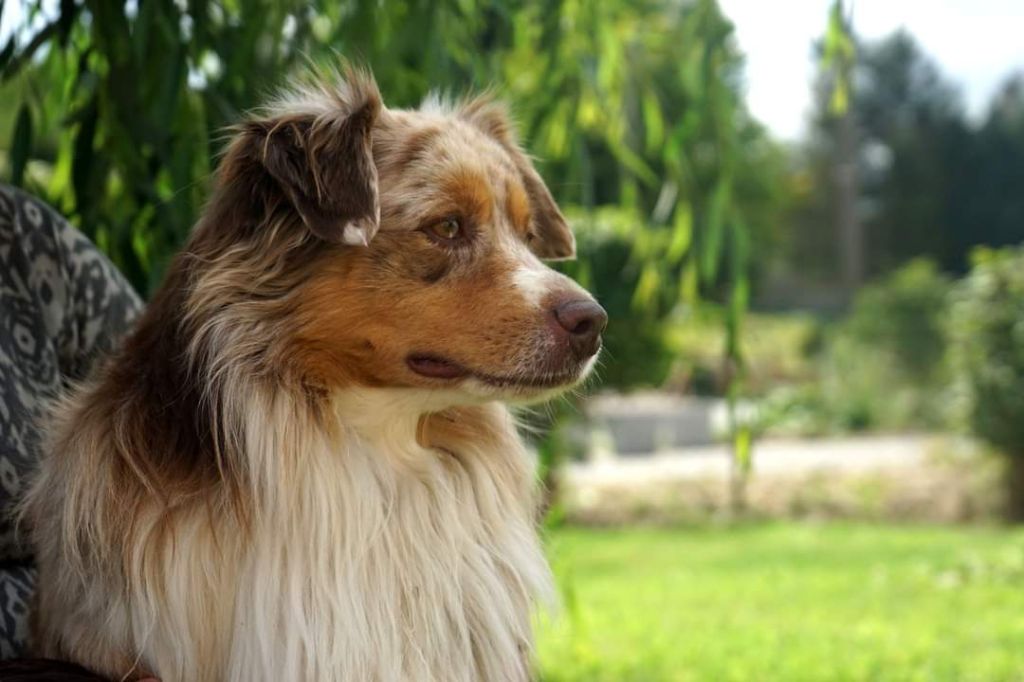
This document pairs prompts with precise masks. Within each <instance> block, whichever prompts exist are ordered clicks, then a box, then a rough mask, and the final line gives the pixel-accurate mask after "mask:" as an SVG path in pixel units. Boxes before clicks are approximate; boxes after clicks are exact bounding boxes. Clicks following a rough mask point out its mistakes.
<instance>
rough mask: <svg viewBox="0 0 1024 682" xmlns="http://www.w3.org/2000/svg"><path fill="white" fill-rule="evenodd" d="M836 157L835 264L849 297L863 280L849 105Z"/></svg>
mask: <svg viewBox="0 0 1024 682" xmlns="http://www.w3.org/2000/svg"><path fill="white" fill-rule="evenodd" d="M838 136H839V140H838V142H839V144H838V147H839V158H838V163H837V164H836V169H835V172H836V178H835V179H836V189H837V192H836V194H837V197H836V222H837V223H838V226H839V241H838V244H839V265H840V268H841V272H842V277H843V287H844V288H845V289H846V293H847V295H849V296H850V297H852V296H853V294H854V293H855V292H856V291H857V289H859V288H860V285H861V284H863V283H864V274H865V265H864V226H863V224H862V223H861V220H860V215H859V214H858V213H859V212H858V210H857V200H858V197H859V194H860V183H859V178H858V177H857V148H858V143H857V122H856V120H855V118H854V113H853V107H852V106H851V107H848V108H847V110H846V111H845V112H844V113H843V115H842V117H841V118H840V119H839V130H838Z"/></svg>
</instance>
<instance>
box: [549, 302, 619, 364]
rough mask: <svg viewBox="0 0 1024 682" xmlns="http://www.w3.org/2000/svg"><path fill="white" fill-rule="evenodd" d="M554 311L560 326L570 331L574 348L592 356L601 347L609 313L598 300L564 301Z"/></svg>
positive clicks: (570, 338)
mask: <svg viewBox="0 0 1024 682" xmlns="http://www.w3.org/2000/svg"><path fill="white" fill-rule="evenodd" d="M553 312H554V315H555V320H556V321H557V322H558V326H559V327H561V328H562V329H563V330H565V331H566V332H567V333H568V335H569V342H570V343H571V344H572V347H573V350H575V351H576V352H577V353H579V354H581V355H586V356H590V355H593V354H594V353H596V352H597V351H598V350H599V349H600V348H601V332H603V331H604V328H605V327H607V326H608V313H606V312H605V311H604V308H602V307H601V306H599V305H598V304H597V302H596V301H593V300H590V299H576V300H572V301H564V302H562V303H559V304H558V305H556V306H555V309H554V311H553Z"/></svg>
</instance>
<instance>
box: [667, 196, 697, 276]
mask: <svg viewBox="0 0 1024 682" xmlns="http://www.w3.org/2000/svg"><path fill="white" fill-rule="evenodd" d="M692 241H693V211H692V210H691V209H690V204H688V203H686V202H679V204H678V205H677V206H676V216H675V221H674V222H673V224H672V241H671V242H669V245H668V251H667V252H666V254H665V257H666V258H667V259H668V261H669V263H672V264H673V265H676V264H678V263H679V262H681V261H682V259H683V256H685V255H686V253H687V252H688V251H689V250H690V243H691V242H692Z"/></svg>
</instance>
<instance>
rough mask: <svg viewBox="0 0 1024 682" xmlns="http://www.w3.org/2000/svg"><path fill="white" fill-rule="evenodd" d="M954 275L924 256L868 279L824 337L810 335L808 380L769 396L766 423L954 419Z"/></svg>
mask: <svg viewBox="0 0 1024 682" xmlns="http://www.w3.org/2000/svg"><path fill="white" fill-rule="evenodd" d="M951 289H952V281H951V280H950V279H949V278H948V277H947V276H945V275H943V274H942V273H941V272H939V270H938V268H937V267H936V265H935V264H934V263H933V262H931V261H928V260H924V259H919V260H914V261H911V262H910V263H908V264H907V265H905V266H903V267H902V268H899V269H898V270H895V271H893V272H892V273H891V274H889V275H887V276H885V277H883V278H881V279H878V280H876V281H875V282H873V283H871V284H869V285H867V286H865V287H864V288H863V289H862V290H861V291H860V292H859V293H858V294H857V296H856V298H855V299H854V302H853V305H852V307H851V309H850V312H849V313H848V314H847V316H846V317H845V318H843V319H842V320H840V321H838V322H836V323H834V324H833V325H831V326H830V327H829V328H827V329H826V330H825V331H824V333H823V334H822V336H821V340H820V342H819V343H813V339H811V338H808V339H807V343H806V346H805V349H806V351H807V352H808V354H809V356H808V358H807V359H808V362H809V363H812V364H813V365H814V368H813V369H812V371H811V372H810V374H809V375H808V376H805V377H804V378H803V380H798V381H793V382H788V385H785V386H783V387H782V388H778V389H776V390H774V391H772V392H770V394H769V395H768V397H767V399H766V400H765V401H764V402H763V405H762V407H763V409H762V422H763V426H764V428H766V429H775V430H782V431H791V430H796V431H798V432H803V433H823V432H834V431H840V432H842V431H864V430H891V429H910V430H916V429H934V428H943V427H946V426H948V425H949V420H950V418H951V410H950V407H949V405H950V391H949V382H950V372H949V366H948V362H947V353H948V346H949V341H948V333H947V328H946V327H947V324H946V323H947V318H948V316H949V294H950V291H951Z"/></svg>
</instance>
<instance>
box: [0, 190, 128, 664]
mask: <svg viewBox="0 0 1024 682" xmlns="http://www.w3.org/2000/svg"><path fill="white" fill-rule="evenodd" d="M140 309H141V303H140V301H139V297H138V296H137V295H136V294H135V292H134V291H133V290H132V288H131V286H130V285H129V284H128V282H127V281H125V279H124V278H123V277H122V276H121V274H120V273H119V272H118V271H117V269H116V268H114V266H113V265H112V264H111V263H110V261H108V260H107V259H106V258H105V257H104V256H103V255H102V254H101V253H100V252H99V251H98V250H97V249H96V247H95V246H93V245H92V244H91V243H90V242H89V240H87V239H86V238H85V237H84V236H82V235H81V234H80V233H79V232H78V231H77V230H75V229H74V228H73V227H71V226H70V225H69V224H68V223H67V222H66V221H64V220H63V219H62V218H61V217H60V216H59V215H57V213H55V212H54V211H53V209H51V208H50V207H48V206H46V205H45V204H43V203H41V202H40V201H39V200H38V199H35V198H33V197H30V196H28V195H26V194H24V193H22V192H20V191H18V190H15V189H13V188H11V187H7V186H4V185H0V658H9V657H11V656H14V655H17V654H18V653H19V652H20V647H21V645H22V644H23V643H24V640H25V635H26V625H25V621H26V612H27V608H26V607H27V604H28V602H29V601H30V596H31V592H32V586H33V583H34V577H35V571H34V569H33V568H32V567H31V561H30V558H29V556H28V551H27V549H26V548H25V547H24V546H23V545H22V544H21V543H20V542H19V540H18V538H17V537H16V536H15V532H14V531H15V529H14V524H13V523H12V520H11V518H10V510H11V508H12V506H13V505H14V504H15V502H16V500H17V498H18V496H19V495H20V493H21V492H22V491H23V490H24V486H25V484H26V479H27V477H28V476H29V475H30V474H31V472H32V470H33V468H34V464H35V462H36V460H37V459H38V457H39V447H40V427H39V419H40V417H42V416H43V415H44V414H45V411H46V406H47V405H48V404H49V401H50V400H52V398H53V397H54V396H56V395H57V394H59V393H60V391H61V389H62V388H64V387H66V386H67V385H68V384H70V383H73V382H75V381H77V380H80V379H82V378H84V377H85V375H86V374H87V373H88V371H89V368H90V367H91V366H92V363H93V361H94V360H95V359H96V358H97V357H98V356H99V355H101V354H103V353H104V352H107V351H109V350H110V349H111V348H112V347H113V346H114V345H115V343H116V342H117V341H118V340H119V339H120V338H121V336H122V335H123V334H124V332H125V331H126V330H127V329H128V327H129V326H130V324H131V322H132V321H133V320H134V319H135V317H136V315H137V314H138V312H139V310H140Z"/></svg>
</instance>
